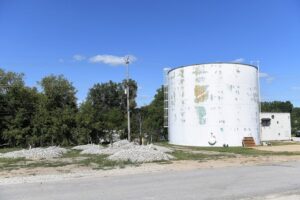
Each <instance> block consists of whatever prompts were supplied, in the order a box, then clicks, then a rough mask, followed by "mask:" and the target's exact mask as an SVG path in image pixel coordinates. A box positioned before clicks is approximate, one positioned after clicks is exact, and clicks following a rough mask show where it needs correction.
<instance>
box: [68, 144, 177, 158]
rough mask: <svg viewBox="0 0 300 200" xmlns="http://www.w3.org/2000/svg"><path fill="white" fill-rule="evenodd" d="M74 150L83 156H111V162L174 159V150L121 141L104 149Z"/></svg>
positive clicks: (84, 148) (82, 146)
mask: <svg viewBox="0 0 300 200" xmlns="http://www.w3.org/2000/svg"><path fill="white" fill-rule="evenodd" d="M73 149H77V150H81V149H82V151H81V154H103V155H109V156H108V159H109V160H114V161H131V162H139V163H143V162H152V161H160V160H170V159H173V158H174V157H173V156H172V155H169V154H168V153H171V152H172V150H171V149H169V148H166V147H162V146H157V145H152V144H151V145H138V144H135V143H132V142H128V141H127V140H120V141H118V142H115V143H113V144H112V145H109V146H108V147H106V148H104V147H103V146H100V145H81V146H76V147H74V148H73Z"/></svg>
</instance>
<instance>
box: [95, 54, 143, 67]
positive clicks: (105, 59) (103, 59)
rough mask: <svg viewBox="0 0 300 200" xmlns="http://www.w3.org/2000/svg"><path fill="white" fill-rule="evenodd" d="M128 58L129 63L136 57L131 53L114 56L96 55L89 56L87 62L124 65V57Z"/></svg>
mask: <svg viewBox="0 0 300 200" xmlns="http://www.w3.org/2000/svg"><path fill="white" fill-rule="evenodd" d="M127 57H128V58H129V61H130V63H132V62H134V61H136V60H137V58H136V57H135V56H133V55H127V56H114V55H105V54H104V55H96V56H93V57H91V58H89V62H91V63H104V64H107V65H124V64H125V59H126V58H127Z"/></svg>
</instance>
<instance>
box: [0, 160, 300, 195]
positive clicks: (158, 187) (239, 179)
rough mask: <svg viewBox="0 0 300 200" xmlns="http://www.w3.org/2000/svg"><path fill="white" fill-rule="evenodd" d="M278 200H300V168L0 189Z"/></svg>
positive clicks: (252, 168)
mask: <svg viewBox="0 0 300 200" xmlns="http://www.w3.org/2000/svg"><path fill="white" fill-rule="evenodd" d="M274 194H275V197H274V196H273V197H270V199H285V200H286V199H300V162H290V163H282V164H274V165H261V166H247V167H230V168H220V169H199V170H192V171H180V172H164V173H162V172H160V173H149V174H137V175H130V176H129V175H124V176H113V177H102V178H97V177H92V178H91V177H90V178H78V179H73V180H64V181H57V182H48V183H28V184H15V185H5V186H0V200H6V199H7V200H85V199H87V200H92V199H93V200H95V199H97V200H98V199H101V200H119V199H122V200H124V199H130V200H134V199H139V200H154V199H155V200H156V199H162V200H177V199H178V200H179V199H180V200H183V199H197V200H199V199H214V200H215V199H222V200H224V199H245V198H246V199H248V198H250V199H252V198H255V199H257V198H258V197H260V198H258V199H265V196H268V195H274ZM267 199H269V197H268V198H267Z"/></svg>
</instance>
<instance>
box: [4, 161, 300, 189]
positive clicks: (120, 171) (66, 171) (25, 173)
mask: <svg viewBox="0 0 300 200" xmlns="http://www.w3.org/2000/svg"><path fill="white" fill-rule="evenodd" d="M298 160H300V155H299V156H237V157H234V158H223V159H218V160H207V161H201V162H199V161H194V160H180V161H172V162H171V163H144V164H141V165H139V166H126V167H125V168H115V169H110V170H93V169H92V167H83V166H78V165H67V166H62V167H46V168H44V167H43V168H42V167H38V168H33V169H27V168H20V169H16V170H11V171H0V183H1V180H3V179H7V178H18V177H23V178H24V177H30V176H53V177H54V178H55V176H59V175H68V176H70V177H82V176H90V175H97V176H112V175H125V174H138V173H150V172H160V171H182V170H192V169H205V168H221V167H232V166H251V165H262V164H267V163H268V164H269V163H272V164H276V163H279V162H287V161H298Z"/></svg>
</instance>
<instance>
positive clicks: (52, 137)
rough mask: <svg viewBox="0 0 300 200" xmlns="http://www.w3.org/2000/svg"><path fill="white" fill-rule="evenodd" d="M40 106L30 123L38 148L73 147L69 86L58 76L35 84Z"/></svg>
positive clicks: (72, 104) (73, 109)
mask: <svg viewBox="0 0 300 200" xmlns="http://www.w3.org/2000/svg"><path fill="white" fill-rule="evenodd" d="M39 84H40V85H41V87H42V95H43V97H42V98H41V102H40V104H39V109H38V112H37V114H36V117H35V119H34V132H35V134H36V135H39V137H40V138H39V141H40V142H39V144H41V145H50V144H51V145H70V144H75V143H77V138H75V136H76V126H77V124H76V114H77V111H78V109H77V103H76V96H75V94H76V90H75V88H74V87H73V85H72V83H71V82H69V81H68V80H67V79H65V78H64V77H63V76H62V75H60V76H53V75H51V76H47V77H45V78H43V79H42V80H41V82H40V83H39Z"/></svg>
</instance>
